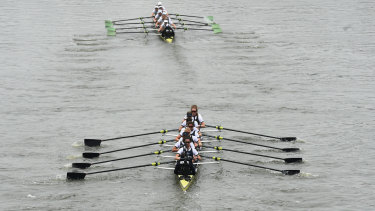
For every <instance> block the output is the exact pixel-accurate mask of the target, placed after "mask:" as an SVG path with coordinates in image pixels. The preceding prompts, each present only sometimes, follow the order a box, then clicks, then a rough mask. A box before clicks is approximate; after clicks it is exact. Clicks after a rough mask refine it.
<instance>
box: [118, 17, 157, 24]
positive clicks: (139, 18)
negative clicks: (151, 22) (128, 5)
mask: <svg viewBox="0 0 375 211" xmlns="http://www.w3.org/2000/svg"><path fill="white" fill-rule="evenodd" d="M145 18H151V17H138V18H130V19H123V20H115V21H112V23H117V22H122V21H132V20H142V19H145Z"/></svg>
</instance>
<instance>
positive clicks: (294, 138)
mask: <svg viewBox="0 0 375 211" xmlns="http://www.w3.org/2000/svg"><path fill="white" fill-rule="evenodd" d="M295 140H297V137H282V138H280V141H295Z"/></svg>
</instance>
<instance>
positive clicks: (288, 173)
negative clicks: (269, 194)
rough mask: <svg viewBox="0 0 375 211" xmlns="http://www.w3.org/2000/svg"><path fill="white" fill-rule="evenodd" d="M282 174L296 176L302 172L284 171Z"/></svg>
mask: <svg viewBox="0 0 375 211" xmlns="http://www.w3.org/2000/svg"><path fill="white" fill-rule="evenodd" d="M281 172H282V173H283V174H285V175H295V174H299V173H300V172H301V171H300V170H282V171H281Z"/></svg>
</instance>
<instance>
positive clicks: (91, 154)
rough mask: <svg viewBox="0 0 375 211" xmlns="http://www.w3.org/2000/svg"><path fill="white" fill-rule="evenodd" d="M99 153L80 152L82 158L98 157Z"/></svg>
mask: <svg viewBox="0 0 375 211" xmlns="http://www.w3.org/2000/svg"><path fill="white" fill-rule="evenodd" d="M99 155H100V153H98V152H84V153H82V157H84V158H97V157H99Z"/></svg>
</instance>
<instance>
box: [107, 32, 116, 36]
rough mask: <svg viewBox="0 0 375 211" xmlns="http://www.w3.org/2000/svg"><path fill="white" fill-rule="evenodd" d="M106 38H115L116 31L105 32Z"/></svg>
mask: <svg viewBox="0 0 375 211" xmlns="http://www.w3.org/2000/svg"><path fill="white" fill-rule="evenodd" d="M107 36H116V31H107Z"/></svg>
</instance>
